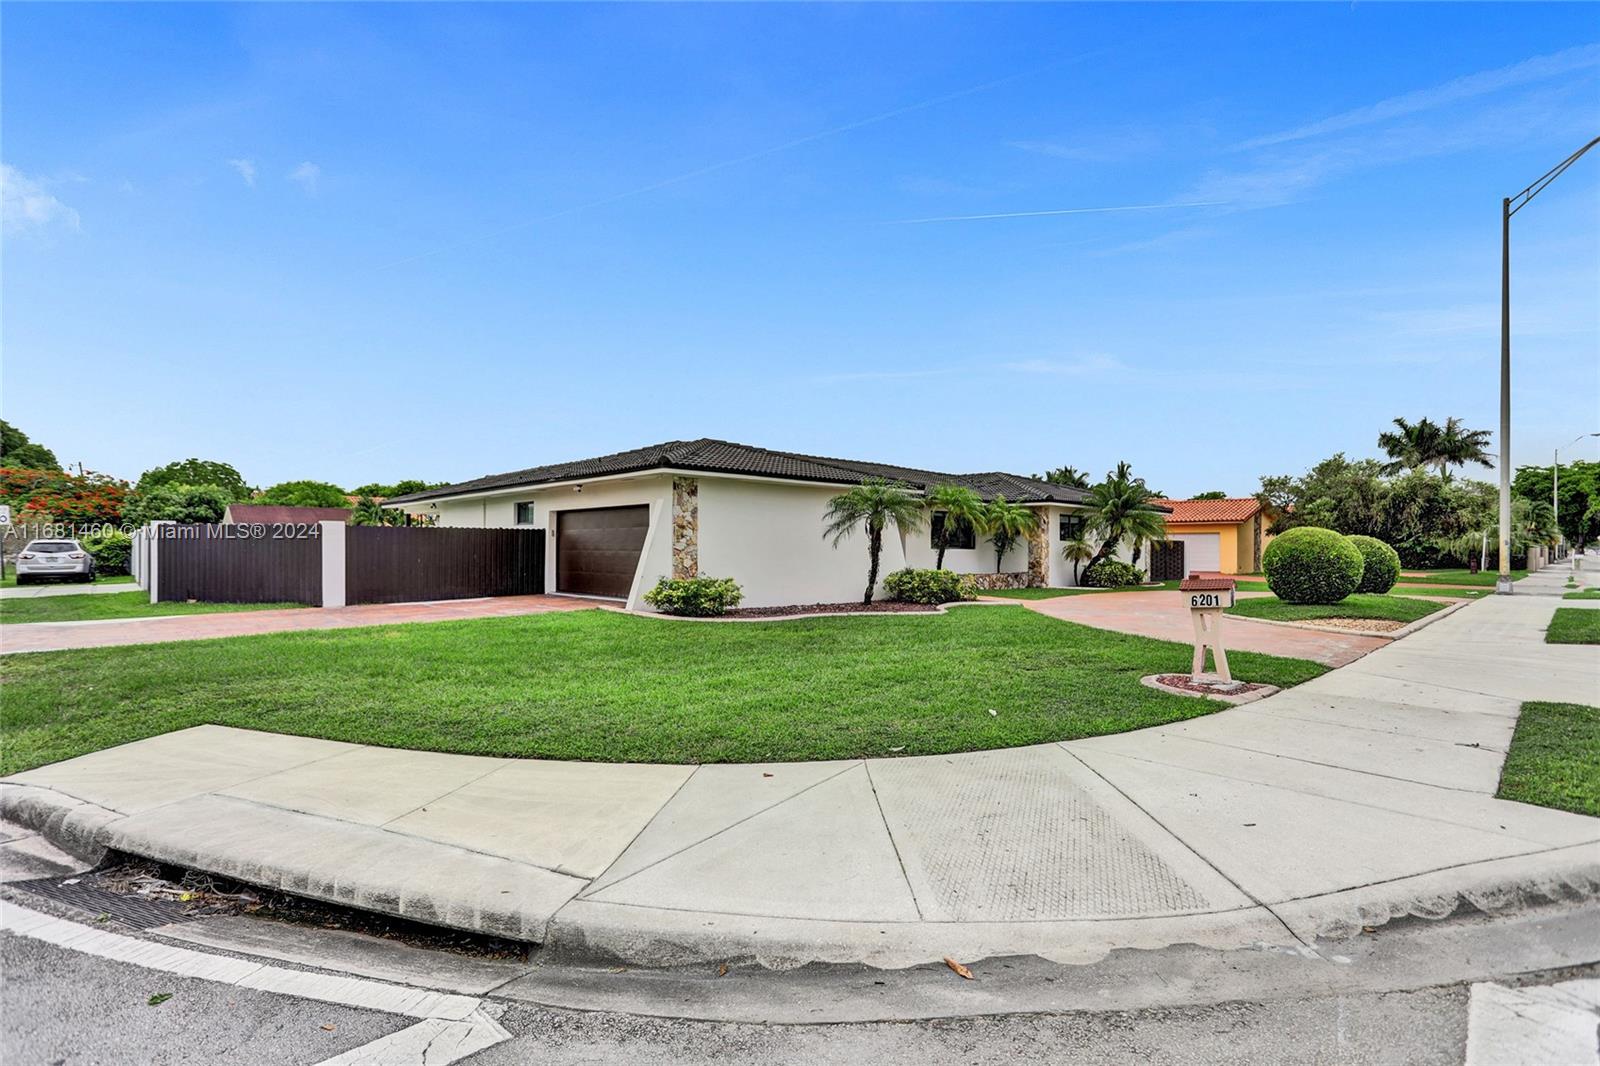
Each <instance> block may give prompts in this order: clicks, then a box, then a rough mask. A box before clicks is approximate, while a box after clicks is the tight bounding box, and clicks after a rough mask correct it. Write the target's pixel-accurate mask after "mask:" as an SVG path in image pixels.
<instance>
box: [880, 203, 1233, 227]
mask: <svg viewBox="0 0 1600 1066" xmlns="http://www.w3.org/2000/svg"><path fill="white" fill-rule="evenodd" d="M1227 204H1228V201H1226V200H1198V201H1195V202H1193V203H1183V204H1127V205H1125V206H1122V207H1063V208H1061V209H1060V210H1058V211H1003V212H1000V213H999V214H994V215H942V216H940V217H938V218H897V219H892V220H890V221H888V222H885V223H884V225H886V226H915V225H920V224H921V223H924V222H980V221H983V220H986V219H991V218H1041V217H1043V216H1045V215H1103V214H1107V213H1108V212H1111V211H1166V210H1169V209H1171V208H1175V207H1226V206H1227Z"/></svg>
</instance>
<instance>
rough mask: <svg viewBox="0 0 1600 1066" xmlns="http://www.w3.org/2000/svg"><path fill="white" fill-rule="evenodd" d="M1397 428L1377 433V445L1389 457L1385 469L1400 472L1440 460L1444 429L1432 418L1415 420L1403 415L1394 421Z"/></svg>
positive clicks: (1394, 472) (1392, 472) (1389, 471)
mask: <svg viewBox="0 0 1600 1066" xmlns="http://www.w3.org/2000/svg"><path fill="white" fill-rule="evenodd" d="M1394 425H1395V429H1394V430H1392V431H1385V432H1383V433H1379V434H1378V447H1380V448H1382V449H1383V451H1384V454H1385V455H1387V456H1388V457H1389V460H1390V461H1389V464H1388V465H1387V466H1385V467H1384V472H1385V473H1388V474H1397V473H1399V472H1400V471H1402V470H1423V469H1426V468H1427V467H1430V466H1432V465H1433V464H1434V463H1437V462H1439V459H1440V451H1441V449H1442V448H1443V446H1444V431H1443V430H1441V429H1440V428H1439V426H1438V423H1436V422H1434V421H1433V419H1431V418H1423V419H1420V420H1418V421H1417V422H1416V423H1414V424H1413V423H1411V422H1407V421H1406V420H1405V419H1403V418H1397V419H1395V420H1394Z"/></svg>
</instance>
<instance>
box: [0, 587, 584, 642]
mask: <svg viewBox="0 0 1600 1066" xmlns="http://www.w3.org/2000/svg"><path fill="white" fill-rule="evenodd" d="M134 591H137V589H135V590H134ZM600 606H601V604H600V603H599V602H597V601H595V600H584V599H578V598H575V597H572V596H492V597H483V598H480V599H470V600H434V601H431V602H428V603H364V604H360V605H358V606H355V607H296V608H293V609H290V610H276V611H217V612H215V613H212V614H169V615H155V616H152V617H150V618H113V619H101V620H97V621H89V622H27V623H19V624H17V625H0V654H4V655H11V654H15V653H17V652H28V651H70V650H72V649H74V648H108V647H113V646H118V645H126V644H162V643H165V642H167V641H172V640H211V639H213V638H216V637H247V636H256V635H259V634H262V633H290V632H297V631H302V630H307V629H353V628H356V627H359V626H385V625H395V624H397V623H401V622H451V621H459V620H461V619H468V618H505V617H509V616H513V615H523V614H544V613H546V612H548V611H582V610H589V609H592V608H596V607H600Z"/></svg>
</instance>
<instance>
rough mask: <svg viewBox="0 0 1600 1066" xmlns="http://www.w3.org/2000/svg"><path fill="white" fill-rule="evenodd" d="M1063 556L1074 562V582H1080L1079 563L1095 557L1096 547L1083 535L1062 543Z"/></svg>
mask: <svg viewBox="0 0 1600 1066" xmlns="http://www.w3.org/2000/svg"><path fill="white" fill-rule="evenodd" d="M1061 558H1063V559H1065V560H1066V561H1067V562H1069V563H1071V564H1072V583H1073V584H1074V585H1076V584H1077V583H1078V565H1079V564H1080V563H1086V562H1088V561H1089V560H1090V559H1093V558H1094V549H1093V548H1091V547H1089V542H1088V541H1086V540H1084V539H1083V537H1082V536H1081V535H1079V536H1076V537H1073V538H1072V539H1071V540H1069V541H1067V542H1066V543H1065V544H1063V545H1061Z"/></svg>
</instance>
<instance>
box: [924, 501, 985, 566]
mask: <svg viewBox="0 0 1600 1066" xmlns="http://www.w3.org/2000/svg"><path fill="white" fill-rule="evenodd" d="M923 502H924V504H925V505H926V507H927V508H928V512H929V513H930V514H938V513H939V512H943V513H944V520H943V521H941V522H940V523H938V531H937V535H936V536H935V538H934V539H935V540H936V541H937V543H936V544H935V548H936V549H937V550H938V553H939V554H938V556H937V558H935V559H934V563H933V567H934V569H935V570H943V569H944V553H945V549H946V548H948V547H949V546H950V537H951V534H953V533H954V532H955V531H956V530H957V529H959V528H961V527H962V526H964V525H965V526H971V527H972V528H974V529H976V528H977V526H978V520H979V519H980V517H981V516H982V514H983V500H981V499H979V498H978V494H977V493H976V492H973V491H972V490H971V489H969V488H965V487H963V486H961V485H935V486H934V487H933V488H931V489H929V490H928V495H927V496H926V497H925V498H924V501H923Z"/></svg>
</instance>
